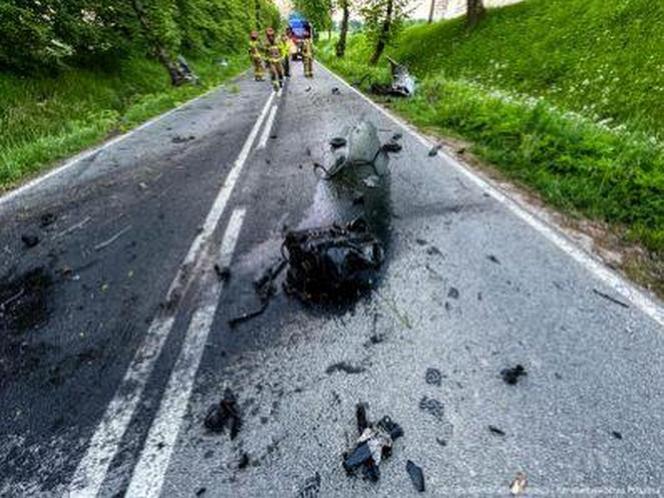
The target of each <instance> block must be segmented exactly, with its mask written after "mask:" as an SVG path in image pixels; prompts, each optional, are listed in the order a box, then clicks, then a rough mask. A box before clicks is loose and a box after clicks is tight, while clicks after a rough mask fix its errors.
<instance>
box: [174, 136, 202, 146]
mask: <svg viewBox="0 0 664 498" xmlns="http://www.w3.org/2000/svg"><path fill="white" fill-rule="evenodd" d="M195 139H196V137H195V136H193V135H189V136H188V137H183V136H180V135H175V136H174V137H173V138H171V142H173V143H174V144H183V143H187V142H190V141H191V140H195Z"/></svg>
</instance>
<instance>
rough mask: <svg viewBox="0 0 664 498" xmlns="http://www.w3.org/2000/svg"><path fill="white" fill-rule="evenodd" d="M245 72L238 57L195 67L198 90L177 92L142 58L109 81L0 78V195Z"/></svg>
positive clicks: (87, 73)
mask: <svg viewBox="0 0 664 498" xmlns="http://www.w3.org/2000/svg"><path fill="white" fill-rule="evenodd" d="M248 65H249V64H248V62H247V61H246V57H245V56H244V55H242V56H233V57H229V58H228V59H226V60H225V61H224V62H223V64H221V63H219V62H213V61H202V60H201V61H195V60H194V61H192V66H193V68H194V71H195V72H196V73H197V74H198V76H199V78H200V83H199V84H198V85H193V84H186V85H183V86H180V87H173V86H172V85H171V84H170V81H169V80H168V76H167V75H166V74H165V73H164V71H163V69H162V68H161V67H160V66H159V65H158V64H157V63H156V62H154V61H150V60H146V59H131V60H128V61H124V62H123V63H122V67H121V68H120V69H119V70H118V71H117V72H116V73H115V74H114V75H109V74H107V73H104V72H102V71H94V70H83V69H76V70H71V71H66V72H63V73H62V74H60V75H58V76H57V77H55V78H46V77H44V78H25V77H21V76H13V75H0V104H1V105H0V108H1V109H2V111H1V112H0V129H2V130H3V133H2V137H0V194H2V193H3V192H5V191H7V190H10V189H11V188H13V187H16V186H18V185H19V184H20V183H23V182H24V181H25V180H27V179H29V178H30V177H34V176H37V175H39V174H40V173H43V172H45V171H46V170H48V169H50V168H51V167H53V166H55V165H56V164H57V163H58V161H60V160H62V159H66V158H68V157H70V156H72V155H73V154H76V153H78V152H81V151H83V150H85V149H86V148H89V147H92V146H94V145H98V144H100V143H102V142H104V141H106V140H108V139H109V138H111V137H113V136H114V135H117V134H120V133H125V132H128V131H130V130H131V129H133V128H135V127H137V126H139V125H140V124H142V123H144V122H146V121H148V120H149V119H151V118H154V117H156V116H158V115H160V114H162V113H164V112H166V111H169V110H171V109H173V108H176V107H178V106H180V105H182V104H184V103H186V102H187V101H189V100H191V99H194V98H196V97H197V96H199V95H202V94H203V93H205V92H207V91H209V90H211V89H213V88H215V87H217V86H220V85H222V84H224V83H226V82H228V81H229V80H231V79H232V78H233V77H235V76H237V75H239V74H240V73H241V72H242V71H244V70H246V69H247V68H248ZM232 88H233V87H231V91H232Z"/></svg>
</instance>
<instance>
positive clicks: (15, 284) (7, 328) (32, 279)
mask: <svg viewBox="0 0 664 498" xmlns="http://www.w3.org/2000/svg"><path fill="white" fill-rule="evenodd" d="M52 283H53V279H52V278H51V276H50V275H49V274H48V273H47V272H46V269H45V268H44V267H43V266H39V267H37V268H34V269H32V270H29V271H28V272H26V273H24V274H22V275H20V276H18V277H17V278H15V279H13V280H10V281H9V282H7V283H0V332H13V333H20V332H25V331H27V330H30V329H32V328H33V327H35V326H37V325H39V324H41V323H43V322H45V321H46V319H47V316H48V306H47V296H48V290H49V288H50V287H51V285H52Z"/></svg>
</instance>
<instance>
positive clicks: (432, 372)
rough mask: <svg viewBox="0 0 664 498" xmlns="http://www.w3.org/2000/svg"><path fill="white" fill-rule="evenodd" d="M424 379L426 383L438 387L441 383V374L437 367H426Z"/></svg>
mask: <svg viewBox="0 0 664 498" xmlns="http://www.w3.org/2000/svg"><path fill="white" fill-rule="evenodd" d="M424 380H426V383H427V384H431V385H432V386H438V387H440V386H441V385H442V383H443V375H442V374H441V373H440V370H438V369H437V368H427V373H426V374H425V376H424Z"/></svg>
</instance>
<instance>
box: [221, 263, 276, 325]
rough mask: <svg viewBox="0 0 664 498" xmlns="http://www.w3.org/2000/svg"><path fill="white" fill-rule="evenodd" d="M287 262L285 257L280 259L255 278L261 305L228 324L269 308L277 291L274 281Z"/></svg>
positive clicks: (244, 320)
mask: <svg viewBox="0 0 664 498" xmlns="http://www.w3.org/2000/svg"><path fill="white" fill-rule="evenodd" d="M287 263H288V262H287V261H286V260H285V259H283V258H281V259H279V261H277V262H276V263H275V264H273V265H272V266H270V267H268V268H267V269H266V270H265V271H264V272H263V273H261V275H260V276H259V277H258V278H256V280H254V290H255V291H256V295H257V296H258V299H259V300H260V306H259V307H258V309H256V310H254V311H249V312H247V313H243V314H242V315H240V316H238V317H235V318H231V319H230V320H228V325H229V326H230V327H231V328H233V327H235V326H236V325H238V324H240V323H243V322H246V321H247V320H251V319H252V318H256V317H257V316H260V315H262V314H263V313H265V310H267V307H268V305H269V304H270V299H271V298H272V297H273V296H274V295H275V294H276V293H277V286H276V285H275V283H274V281H275V280H276V278H277V277H278V276H279V274H281V272H282V271H283V270H284V269H285V268H286V264H287ZM229 271H230V270H229Z"/></svg>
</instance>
